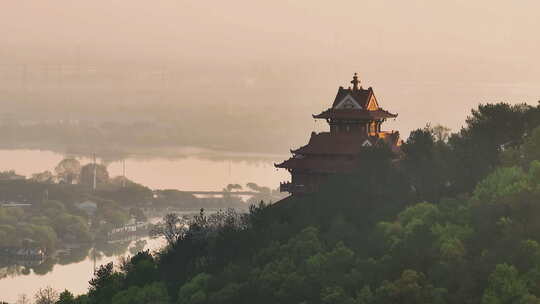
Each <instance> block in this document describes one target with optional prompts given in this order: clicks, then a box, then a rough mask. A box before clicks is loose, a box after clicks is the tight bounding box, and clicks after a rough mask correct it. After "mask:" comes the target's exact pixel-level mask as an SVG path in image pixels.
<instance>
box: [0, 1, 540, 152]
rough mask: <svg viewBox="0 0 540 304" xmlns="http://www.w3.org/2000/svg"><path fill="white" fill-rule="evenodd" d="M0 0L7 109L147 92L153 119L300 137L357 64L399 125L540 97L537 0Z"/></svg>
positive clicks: (67, 108)
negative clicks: (274, 127) (270, 128)
mask: <svg viewBox="0 0 540 304" xmlns="http://www.w3.org/2000/svg"><path fill="white" fill-rule="evenodd" d="M2 7H3V9H2V13H0V17H1V18H0V34H1V37H2V41H3V42H2V43H1V44H0V102H1V103H3V104H4V105H6V106H5V107H4V110H0V114H15V115H18V116H21V117H23V118H24V117H25V113H27V114H29V115H33V116H34V117H31V118H30V119H37V118H36V117H35V116H36V113H35V111H26V109H36V108H37V109H43V111H39V114H40V116H39V119H43V120H47V119H57V118H58V116H60V117H80V116H84V115H92V113H94V112H98V110H101V109H102V108H106V109H107V111H111V114H112V115H110V116H111V117H113V118H118V119H119V120H121V119H122V114H121V112H122V109H134V108H135V109H136V108H137V107H139V108H140V107H142V106H141V104H146V105H150V106H153V107H154V108H155V112H156V113H160V114H155V115H154V114H153V115H152V116H151V118H152V119H153V120H160V119H166V117H170V116H173V117H174V119H186V120H189V119H194V120H196V121H197V122H198V123H204V124H205V125H206V126H215V127H216V130H218V129H222V130H225V131H226V130H228V128H229V127H230V128H232V129H234V126H235V125H238V124H239V120H243V119H244V118H246V120H253V121H255V122H257V121H259V122H260V123H261V124H266V125H271V124H277V123H278V122H279V123H281V124H284V126H286V128H285V127H284V128H285V129H294V131H292V132H291V133H290V134H289V135H287V134H284V136H289V137H290V138H284V140H285V141H290V142H294V143H296V142H298V145H300V144H303V143H304V141H305V140H306V136H307V135H305V134H309V133H306V132H307V131H309V130H311V129H313V128H314V125H313V122H312V120H311V117H310V115H311V114H313V113H317V112H319V111H321V110H323V109H325V108H327V107H328V106H329V105H330V103H331V102H332V101H333V98H334V96H335V93H336V90H337V88H338V86H340V85H342V86H346V85H348V84H349V83H348V82H349V81H350V78H351V75H352V73H353V72H358V73H359V75H360V79H361V80H362V83H363V85H364V86H366V87H367V86H372V87H373V88H374V90H375V93H376V95H377V97H378V99H379V101H380V104H381V105H382V106H383V107H384V108H385V109H387V110H390V111H392V112H396V113H398V114H399V117H398V119H397V120H396V121H395V122H394V121H390V122H388V123H386V125H385V127H386V129H397V130H400V131H401V133H402V137H405V138H406V137H407V136H408V133H409V131H410V130H411V129H414V128H418V127H422V126H423V125H425V123H427V122H432V123H440V124H443V125H446V126H448V127H450V128H451V129H452V130H454V131H456V130H458V129H459V127H460V126H461V125H462V124H463V118H464V117H465V116H466V114H467V113H469V111H470V109H471V108H473V107H476V105H477V104H478V103H481V102H483V103H485V102H499V101H505V102H510V103H518V102H527V103H529V104H535V103H536V101H538V100H540V93H538V92H540V83H539V82H538V79H539V78H540V64H539V63H538V62H537V61H531V60H530V58H534V57H535V56H537V54H539V53H540V39H538V38H537V37H536V36H535V30H536V29H537V28H539V26H540V21H539V20H538V18H537V15H536V12H538V11H539V9H540V3H538V2H534V1H522V2H520V3H519V5H517V4H516V3H510V2H500V1H495V2H494V1H490V2H488V1H475V2H474V3H471V2H468V1H448V2H431V1H408V2H406V3H405V2H403V3H402V2H400V3H394V2H390V1H367V2H360V1H342V2H340V3H339V4H336V3H330V2H326V1H274V2H271V3H254V2H250V1H228V2H226V3H225V2H189V1H168V0H166V1H158V2H152V3H150V2H147V1H142V0H136V1H107V2H105V1H92V2H87V1H85V2H78V1H67V0H57V1H54V2H39V1H24V0H22V1H17V2H6V3H3V4H2ZM112 105H115V106H116V105H119V106H117V107H108V106H112ZM135 105H137V106H135ZM52 107H54V110H49V109H50V108H52ZM139 111H141V112H142V113H141V115H150V114H148V113H147V112H146V111H145V110H144V109H143V110H139ZM226 112H233V113H234V115H233V116H234V118H227V115H223V113H226ZM205 113H206V114H205ZM55 114H57V115H56V116H55ZM126 115H127V116H130V117H131V116H133V114H132V113H128V114H126ZM190 116H194V117H190ZM96 117H97V116H96V115H94V116H93V117H90V118H89V120H91V119H92V118H96ZM163 117H165V118H163ZM255 129H256V127H255ZM265 132H266V131H265V129H264V128H261V132H260V136H265ZM280 150H281V149H280Z"/></svg>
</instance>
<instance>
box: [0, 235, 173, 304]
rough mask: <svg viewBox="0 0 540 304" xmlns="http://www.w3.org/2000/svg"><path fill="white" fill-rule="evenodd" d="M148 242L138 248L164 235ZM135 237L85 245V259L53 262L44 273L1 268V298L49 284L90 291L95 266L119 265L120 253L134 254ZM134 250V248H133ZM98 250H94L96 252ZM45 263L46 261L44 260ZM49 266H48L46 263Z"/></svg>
mask: <svg viewBox="0 0 540 304" xmlns="http://www.w3.org/2000/svg"><path fill="white" fill-rule="evenodd" d="M144 241H146V245H145V246H144V248H141V247H138V248H137V249H138V250H142V249H144V250H146V249H150V251H153V250H157V249H159V248H161V247H162V246H163V245H164V244H165V241H164V240H163V239H149V238H144ZM134 245H135V241H132V242H127V243H124V244H119V245H116V246H115V247H116V248H107V249H101V250H100V249H96V250H94V248H92V249H86V250H85V251H84V252H85V253H89V255H86V254H84V255H83V259H82V260H81V261H78V262H74V263H68V262H65V263H67V264H65V265H61V264H58V263H54V264H51V265H50V267H52V269H51V270H49V269H45V270H43V272H45V271H47V272H46V273H44V274H38V273H36V272H35V271H34V270H30V271H29V272H27V271H28V270H26V271H25V270H24V267H20V266H19V267H15V266H10V267H5V268H0V302H1V301H7V302H8V303H15V301H17V298H18V297H19V295H21V294H26V295H27V296H28V297H30V298H32V299H33V295H34V294H35V293H36V292H37V291H38V289H39V288H44V287H47V286H50V287H52V288H54V289H56V290H58V291H63V290H64V289H67V290H69V291H71V292H72V293H74V294H76V295H78V294H82V293H85V292H87V291H88V286H89V285H88V281H89V280H90V279H91V278H92V277H93V273H94V267H99V266H100V265H104V264H107V263H109V262H113V263H114V264H115V265H118V262H119V261H120V257H122V256H128V255H132V253H131V252H130V248H132V251H133V250H134V249H135V248H134ZM133 252H135V251H133ZM94 253H95V254H94ZM45 264H46V262H45ZM47 267H48V266H47Z"/></svg>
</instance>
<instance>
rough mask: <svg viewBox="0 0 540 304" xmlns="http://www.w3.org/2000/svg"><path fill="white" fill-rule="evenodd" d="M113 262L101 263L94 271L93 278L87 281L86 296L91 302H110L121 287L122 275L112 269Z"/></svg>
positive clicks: (100, 303)
mask: <svg viewBox="0 0 540 304" xmlns="http://www.w3.org/2000/svg"><path fill="white" fill-rule="evenodd" d="M113 268H114V267H113V263H112V262H111V263H108V264H106V265H101V266H100V267H99V268H98V269H97V270H96V271H95V272H94V278H92V279H91V280H90V282H88V283H89V284H90V288H89V289H88V297H89V298H90V301H91V302H93V303H99V304H107V303H111V300H112V298H113V296H114V295H115V294H116V293H117V292H118V291H119V289H120V287H121V279H122V275H121V274H119V273H117V272H115V271H114V270H113Z"/></svg>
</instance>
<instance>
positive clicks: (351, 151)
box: [291, 132, 401, 155]
mask: <svg viewBox="0 0 540 304" xmlns="http://www.w3.org/2000/svg"><path fill="white" fill-rule="evenodd" d="M380 142H383V143H385V144H387V145H388V146H389V147H390V149H392V151H394V152H396V153H397V152H399V146H400V144H401V141H400V139H399V132H375V133H371V134H365V135H360V134H358V133H352V132H351V133H346V132H343V133H337V134H333V133H330V132H322V133H315V132H313V133H311V137H310V139H309V143H308V144H307V145H305V146H303V147H300V148H298V149H296V150H291V152H292V153H294V154H302V155H310V154H314V155H357V154H359V153H360V152H361V151H362V149H365V148H366V147H370V146H374V145H376V144H378V143H380Z"/></svg>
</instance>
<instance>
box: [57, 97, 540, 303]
mask: <svg viewBox="0 0 540 304" xmlns="http://www.w3.org/2000/svg"><path fill="white" fill-rule="evenodd" d="M403 152H404V155H403V157H402V159H401V160H400V161H399V162H393V161H392V160H391V157H390V156H391V155H390V153H389V151H387V150H385V149H384V148H380V147H379V148H372V149H369V150H366V151H365V152H363V155H361V156H362V157H361V159H362V160H363V161H362V162H361V163H359V164H358V168H357V169H356V170H355V172H354V173H352V174H348V175H342V176H336V177H335V178H333V179H332V180H331V181H330V182H329V183H328V184H327V185H326V186H325V187H324V188H323V189H321V191H320V192H318V193H316V194H312V195H306V196H302V197H293V198H288V199H285V200H284V201H281V202H278V203H276V204H274V205H265V204H264V203H261V204H260V205H258V206H253V207H252V208H251V209H250V213H249V214H247V215H242V214H238V213H236V212H234V211H232V210H229V211H225V212H221V213H218V214H217V215H212V216H206V215H205V214H204V212H201V214H200V215H199V216H198V217H196V218H195V220H194V221H193V222H192V223H191V225H190V227H189V229H188V230H182V229H179V228H178V227H175V226H174V221H172V222H171V223H172V224H173V225H171V226H170V227H171V229H169V231H168V232H169V236H172V237H171V238H170V242H169V246H168V247H166V248H165V249H163V250H162V251H161V252H158V253H155V254H152V253H149V252H141V253H139V254H137V255H136V256H134V257H131V258H130V259H128V260H126V261H125V262H124V263H122V264H121V265H115V266H118V267H116V268H115V267H113V265H112V264H109V265H106V266H102V267H101V268H100V269H99V270H98V271H97V272H96V273H95V277H94V278H93V279H92V280H91V281H90V289H89V292H88V294H87V295H82V296H79V297H77V298H76V299H73V297H71V295H70V294H69V292H67V291H66V292H64V293H63V294H62V297H61V298H62V300H61V301H59V303H100V304H107V303H112V304H121V303H126V304H127V303H141V304H143V303H179V304H184V303H185V304H188V303H189V304H195V303H328V304H330V303H332V304H336V303H338V304H339V303H347V304H378V303H381V304H382V303H411V304H412V303H415V304H418V303H456V304H457V303H485V304H487V303H540V224H539V221H538V220H537V219H538V217H539V216H540V186H539V185H540V106H537V107H530V106H526V105H514V106H511V105H508V104H504V103H500V104H487V105H480V106H479V107H478V108H477V109H474V110H473V111H472V112H471V114H470V116H469V117H468V118H467V125H466V126H465V127H464V128H463V129H462V130H460V131H459V132H457V133H454V134H448V133H447V132H446V131H445V130H444V128H440V127H431V126H429V125H428V126H426V127H425V128H422V129H418V130H416V131H414V132H412V133H411V135H410V137H409V138H408V139H407V141H406V143H405V144H404V145H403Z"/></svg>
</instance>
